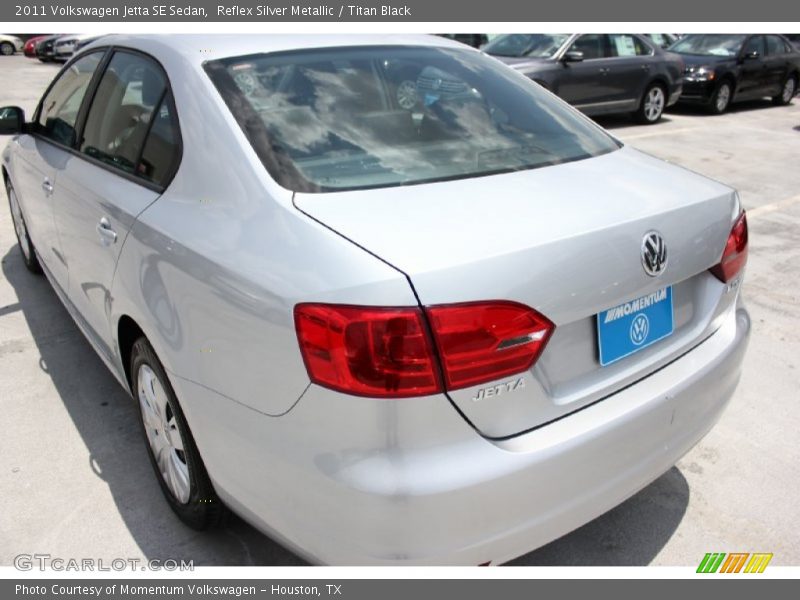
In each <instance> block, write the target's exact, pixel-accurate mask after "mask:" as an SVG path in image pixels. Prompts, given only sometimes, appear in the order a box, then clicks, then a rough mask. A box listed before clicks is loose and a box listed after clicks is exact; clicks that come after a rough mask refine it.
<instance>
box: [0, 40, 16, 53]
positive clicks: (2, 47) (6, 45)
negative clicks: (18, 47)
mask: <svg viewBox="0 0 800 600" xmlns="http://www.w3.org/2000/svg"><path fill="white" fill-rule="evenodd" d="M14 51H15V48H14V44H12V43H10V42H2V43H0V54H2V55H3V56H11V55H12V54H14Z"/></svg>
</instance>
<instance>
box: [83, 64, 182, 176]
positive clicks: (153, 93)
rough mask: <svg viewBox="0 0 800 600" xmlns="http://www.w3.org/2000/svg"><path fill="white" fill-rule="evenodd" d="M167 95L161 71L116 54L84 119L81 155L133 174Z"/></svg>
mask: <svg viewBox="0 0 800 600" xmlns="http://www.w3.org/2000/svg"><path fill="white" fill-rule="evenodd" d="M166 91H167V82H166V78H165V76H164V74H163V73H162V71H161V68H160V67H159V66H158V65H157V64H156V63H155V62H154V61H152V60H151V59H149V58H146V57H144V56H141V55H138V54H131V53H128V52H116V53H115V54H114V56H113V57H112V59H111V61H110V62H109V64H108V68H107V69H106V71H105V73H103V77H102V78H101V80H100V84H99V85H98V87H97V92H96V94H95V97H94V100H93V101H92V106H91V108H90V109H89V114H88V116H87V118H86V126H85V128H84V131H83V140H82V142H81V144H80V151H81V152H82V153H84V154H86V155H88V156H90V157H92V158H95V159H97V160H99V161H101V162H104V163H106V164H108V165H111V166H113V167H115V168H117V169H120V170H122V171H124V172H126V173H130V174H135V173H136V170H137V165H138V163H139V159H140V157H141V153H142V149H143V148H144V144H145V139H146V138H147V134H148V133H149V131H150V126H151V123H152V121H153V118H154V116H156V117H157V115H156V108H157V107H159V106H160V105H161V102H162V100H163V99H164V96H165V94H166Z"/></svg>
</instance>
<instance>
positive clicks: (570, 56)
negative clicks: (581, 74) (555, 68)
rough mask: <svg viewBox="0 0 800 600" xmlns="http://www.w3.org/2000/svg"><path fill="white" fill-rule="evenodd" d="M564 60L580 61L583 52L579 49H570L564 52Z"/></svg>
mask: <svg viewBox="0 0 800 600" xmlns="http://www.w3.org/2000/svg"><path fill="white" fill-rule="evenodd" d="M561 60H563V61H564V62H581V61H583V52H581V51H580V50H570V51H569V52H565V53H564V56H563V58H562V59H561Z"/></svg>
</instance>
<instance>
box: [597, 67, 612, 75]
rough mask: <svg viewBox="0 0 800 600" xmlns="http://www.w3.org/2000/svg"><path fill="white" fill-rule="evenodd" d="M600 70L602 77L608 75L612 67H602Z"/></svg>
mask: <svg viewBox="0 0 800 600" xmlns="http://www.w3.org/2000/svg"><path fill="white" fill-rule="evenodd" d="M599 70H600V74H601V75H608V72H609V71H610V70H611V67H600V69H599Z"/></svg>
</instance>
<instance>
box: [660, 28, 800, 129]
mask: <svg viewBox="0 0 800 600" xmlns="http://www.w3.org/2000/svg"><path fill="white" fill-rule="evenodd" d="M670 51H671V52H676V53H678V54H680V55H681V56H682V57H683V60H684V62H685V63H686V69H685V71H684V78H683V95H682V96H681V98H680V100H681V102H685V103H695V104H702V105H705V106H707V107H708V109H709V110H710V111H711V112H712V113H714V114H720V113H723V112H725V111H726V110H727V108H728V106H730V104H731V102H737V101H742V100H755V99H758V98H764V97H766V96H769V97H771V98H772V101H773V102H774V103H775V104H778V105H781V104H789V102H791V101H792V98H793V97H794V95H795V93H796V92H797V82H798V78H799V77H800V51H798V50H797V48H795V47H793V46H792V44H791V43H790V42H789V40H788V39H786V38H785V37H783V36H781V35H775V34H769V35H761V34H757V35H745V34H696V35H687V36H686V37H685V38H682V39H681V40H679V41H678V42H676V43H675V44H674V45H672V46H670Z"/></svg>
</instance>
